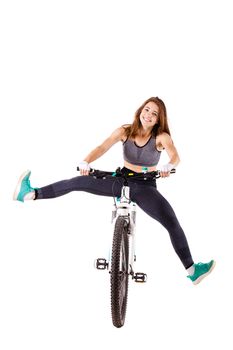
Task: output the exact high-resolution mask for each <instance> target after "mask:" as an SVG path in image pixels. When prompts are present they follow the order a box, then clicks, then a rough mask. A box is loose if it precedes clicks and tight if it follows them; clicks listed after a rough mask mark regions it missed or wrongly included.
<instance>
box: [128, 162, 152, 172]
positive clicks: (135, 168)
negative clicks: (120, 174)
mask: <svg viewBox="0 0 233 350" xmlns="http://www.w3.org/2000/svg"><path fill="white" fill-rule="evenodd" d="M124 166H125V167H126V168H127V169H130V170H132V171H134V172H135V173H142V172H144V171H145V168H147V170H146V171H155V170H156V166H146V165H145V166H141V165H134V164H131V163H129V162H127V161H126V160H125V161H124Z"/></svg>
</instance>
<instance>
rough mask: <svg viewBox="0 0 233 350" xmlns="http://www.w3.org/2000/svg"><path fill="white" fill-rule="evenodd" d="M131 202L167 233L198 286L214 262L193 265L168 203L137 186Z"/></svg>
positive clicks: (189, 275) (150, 188) (151, 188)
mask: <svg viewBox="0 0 233 350" xmlns="http://www.w3.org/2000/svg"><path fill="white" fill-rule="evenodd" d="M133 200H134V201H135V202H136V203H137V204H138V206H139V207H140V208H141V209H142V210H144V211H145V212H146V213H147V214H149V215H150V216H151V217H152V218H154V219H155V220H157V221H158V222H160V223H161V224H162V225H163V226H164V227H165V228H166V229H167V230H168V232H169V235H170V238H171V242H172V245H173V247H174V249H175V252H176V253H177V255H178V256H179V258H180V260H181V262H182V263H183V265H184V267H185V269H186V270H187V273H188V276H187V277H188V278H190V279H191V281H192V282H193V284H198V283H199V282H200V281H201V280H202V279H203V278H205V277H206V276H208V274H209V273H210V272H211V271H212V270H213V268H214V266H215V261H214V260H211V261H210V262H208V263H198V264H194V262H193V258H192V255H191V252H190V249H189V245H188V242H187V239H186V236H185V234H184V231H183V229H182V227H181V226H180V224H179V221H178V220H177V217H176V215H175V213H174V210H173V209H172V207H171V205H170V204H169V203H168V201H167V200H166V199H165V198H164V197H163V196H162V195H161V194H160V193H159V192H158V191H157V189H156V188H155V187H153V186H149V187H146V186H138V190H137V191H136V192H135V194H134V198H133Z"/></svg>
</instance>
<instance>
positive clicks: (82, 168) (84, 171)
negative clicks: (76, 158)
mask: <svg viewBox="0 0 233 350" xmlns="http://www.w3.org/2000/svg"><path fill="white" fill-rule="evenodd" d="M78 166H79V172H80V175H82V176H87V175H89V172H90V166H89V164H88V163H87V162H86V161H85V160H83V161H82V162H80V163H79V165H78Z"/></svg>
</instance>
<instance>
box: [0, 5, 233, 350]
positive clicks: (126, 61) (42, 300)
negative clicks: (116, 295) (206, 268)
mask: <svg viewBox="0 0 233 350" xmlns="http://www.w3.org/2000/svg"><path fill="white" fill-rule="evenodd" d="M230 4H231V1H224V0H222V1H213V0H212V1H187V0H177V1H166V0H163V1H156V0H154V1H150V0H144V1H137V0H134V1H129V0H125V1H122V0H118V1H106V0H99V1H94V0H89V1H88V0H87V1H69V0H66V1H58V0H57V1H52V0H46V1H43V0H41V1H10V0H8V1H6V0H5V1H4V0H3V1H2V2H1V6H0V35H1V41H0V48H1V54H0V61H1V62H0V73H1V77H0V88H1V91H0V96H1V104H0V109H1V110H0V112H1V119H0V120H1V127H0V150H1V182H0V211H1V221H0V332H1V333H0V348H1V350H12V349H14V350H15V349H24V350H28V349H30V350H32V349H33V350H36V349H40V350H41V349H43V350H47V349H48V350H52V349H56V350H60V349H69V350H73V349H78V348H81V347H82V348H83V349H90V348H95V349H101V350H102V349H103V350H105V349H109V348H111V349H113V350H115V349H119V348H120V347H121V348H122V347H123V348H126V347H129V346H130V347H131V348H136V349H137V348H142V347H144V348H146V349H160V350H163V349H169V348H173V349H180V350H183V349H186V348H189V349H190V350H192V349H197V348H200V349H204V348H209V349H210V348H213V347H214V348H220V347H221V348H224V349H231V348H232V345H233V344H232V336H231V334H230V333H231V326H230V325H231V324H232V312H233V310H232V309H233V308H232V292H233V288H232V285H231V280H232V256H231V255H232V245H231V242H232V240H231V231H232V228H231V226H232V225H231V207H232V203H231V200H232V199H231V198H232V184H231V176H232V160H231V149H232V144H231V142H230V135H231V126H230V121H231V119H232V112H233V108H232V78H233V77H232V61H233V57H232V36H231V32H232V30H233V28H232V27H233V26H232V14H231V10H230ZM151 96H159V97H160V98H162V99H163V100H164V101H165V103H166V106H167V111H168V117H169V123H170V128H171V132H172V137H173V140H174V143H175V145H176V147H177V149H178V151H179V154H180V158H181V163H180V165H179V168H178V170H177V174H176V175H174V176H172V177H170V178H169V179H166V180H161V181H159V183H158V186H159V190H160V191H161V192H162V193H163V195H164V196H165V197H166V198H167V199H168V200H169V201H170V203H171V204H172V206H173V207H174V209H175V211H176V214H177V216H178V218H179V221H180V222H181V224H182V227H183V228H184V230H185V232H186V235H187V238H188V241H189V243H190V248H191V251H192V254H193V257H194V260H195V261H196V262H198V261H204V262H205V261H208V260H210V259H211V258H214V259H216V261H217V265H216V268H215V270H214V272H213V274H212V275H211V276H209V277H208V279H206V280H205V281H203V282H202V283H201V284H200V285H198V286H193V285H192V284H191V283H190V281H189V280H188V279H187V278H186V272H185V270H184V269H183V266H182V264H181V263H180V261H179V259H178V258H177V256H176V254H175V253H174V251H173V248H172V246H171V243H170V240H169V236H168V234H167V232H166V230H165V229H164V228H163V227H162V226H160V225H159V224H158V223H157V222H155V221H154V220H152V219H151V218H149V217H148V216H147V215H146V214H145V213H143V212H142V211H141V210H138V227H137V230H138V235H137V257H138V262H137V268H138V270H139V271H144V272H147V274H148V282H147V284H145V285H136V284H135V283H133V282H132V283H130V287H129V303H128V310H127V318H126V323H125V326H124V327H123V328H122V329H116V328H114V327H113V326H112V324H111V318H110V298H109V294H110V291H109V276H108V274H107V272H103V271H96V270H95V269H94V268H93V260H94V259H95V258H96V257H102V256H106V252H107V247H108V241H109V237H111V225H110V216H111V204H112V199H111V198H104V197H98V196H93V195H90V194H86V193H71V194H69V195H67V196H64V197H60V198H57V199H54V200H47V201H37V202H33V201H31V202H27V203H25V204H22V203H19V202H13V201H12V193H13V191H14V188H15V185H16V182H17V180H18V177H19V175H20V174H21V172H23V171H24V170H26V169H27V168H29V169H31V170H32V176H31V182H32V185H33V186H36V187H40V186H43V185H47V184H50V183H52V182H55V181H58V180H62V179H66V178H70V177H73V176H76V175H77V173H76V165H77V164H78V162H79V161H80V160H82V159H83V158H84V157H85V156H86V155H87V153H89V151H91V150H92V149H93V148H94V147H96V146H97V145H98V144H99V143H101V142H102V141H103V140H104V139H105V138H106V137H107V136H108V135H109V134H110V133H111V132H112V131H113V130H114V129H115V128H117V127H118V126H120V125H122V124H124V123H130V122H131V121H132V120H133V116H134V112H135V111H136V109H137V108H138V107H139V106H140V105H141V103H143V102H144V100H145V99H147V98H149V97H151ZM166 161H167V158H166V155H165V154H164V155H163V157H162V159H161V162H162V163H164V162H166ZM121 165H122V154H121V145H120V144H117V145H115V146H114V147H113V148H112V149H111V150H109V152H108V153H107V154H106V155H104V156H103V157H102V158H101V159H99V160H97V161H96V162H95V163H93V166H95V167H96V168H103V169H106V170H113V169H115V168H116V167H117V166H121ZM130 282H131V281H130Z"/></svg>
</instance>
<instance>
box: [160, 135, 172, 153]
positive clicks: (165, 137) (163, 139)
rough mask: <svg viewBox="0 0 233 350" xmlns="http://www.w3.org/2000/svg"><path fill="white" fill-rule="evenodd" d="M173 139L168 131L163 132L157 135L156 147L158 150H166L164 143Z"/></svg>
mask: <svg viewBox="0 0 233 350" xmlns="http://www.w3.org/2000/svg"><path fill="white" fill-rule="evenodd" d="M170 140H171V136H170V135H169V134H168V133H167V132H164V131H163V132H161V134H158V135H157V136H156V148H157V150H158V151H163V150H164V144H165V143H167V142H169V141H170Z"/></svg>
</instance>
